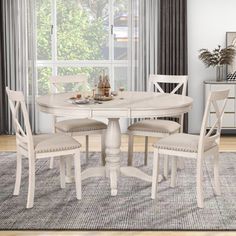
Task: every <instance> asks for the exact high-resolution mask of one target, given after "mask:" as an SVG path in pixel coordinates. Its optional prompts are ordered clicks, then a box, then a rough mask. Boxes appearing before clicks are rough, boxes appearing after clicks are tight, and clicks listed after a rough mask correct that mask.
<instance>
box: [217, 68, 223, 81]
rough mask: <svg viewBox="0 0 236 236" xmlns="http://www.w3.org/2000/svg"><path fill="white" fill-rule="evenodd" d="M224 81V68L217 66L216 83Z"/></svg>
mask: <svg viewBox="0 0 236 236" xmlns="http://www.w3.org/2000/svg"><path fill="white" fill-rule="evenodd" d="M222 80H224V66H223V65H217V66H216V81H222Z"/></svg>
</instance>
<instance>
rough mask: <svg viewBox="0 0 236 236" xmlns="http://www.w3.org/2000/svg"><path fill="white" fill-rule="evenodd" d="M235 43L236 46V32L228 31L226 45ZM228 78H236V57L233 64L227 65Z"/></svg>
mask: <svg viewBox="0 0 236 236" xmlns="http://www.w3.org/2000/svg"><path fill="white" fill-rule="evenodd" d="M230 45H233V46H234V47H235V48H236V32H226V47H228V46H230ZM226 73H227V80H236V57H235V58H234V60H233V63H232V64H231V65H227V67H226Z"/></svg>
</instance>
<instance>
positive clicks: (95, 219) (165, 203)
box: [0, 153, 236, 230]
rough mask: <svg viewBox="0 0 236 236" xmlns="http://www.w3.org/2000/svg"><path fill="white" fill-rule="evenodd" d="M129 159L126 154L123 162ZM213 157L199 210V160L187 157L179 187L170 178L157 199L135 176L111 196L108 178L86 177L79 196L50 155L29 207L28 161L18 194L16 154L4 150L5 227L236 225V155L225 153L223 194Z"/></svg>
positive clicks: (1, 194) (0, 207)
mask: <svg viewBox="0 0 236 236" xmlns="http://www.w3.org/2000/svg"><path fill="white" fill-rule="evenodd" d="M126 161H127V157H126V154H125V153H123V154H122V165H125V164H126ZM211 161H212V160H211V158H209V159H208V160H207V161H206V164H205V165H204V186H205V188H204V190H205V208H204V209H199V208H197V204H196V197H195V186H196V185H195V166H196V165H195V161H194V160H186V162H185V169H184V170H182V171H178V179H177V187H176V188H174V189H171V188H169V182H170V181H169V180H167V181H164V182H162V183H161V184H160V185H159V197H158V201H156V200H155V201H153V200H151V198H150V191H151V185H150V184H149V183H146V182H143V181H141V180H137V179H135V178H127V177H120V179H119V183H118V195H117V196H116V197H111V196H110V188H109V182H108V180H107V179H104V178H90V179H87V180H85V181H83V187H82V191H83V192H82V200H81V201H77V200H76V198H75V186H74V184H68V185H67V188H66V189H63V190H62V189H60V183H59V170H58V169H59V168H58V165H56V167H55V168H54V169H53V170H50V169H49V168H48V166H49V164H48V161H46V160H40V161H37V165H36V166H37V167H36V173H37V174H36V192H35V205H34V208H33V209H28V210H27V209H26V208H25V206H26V197H27V172H28V168H27V160H24V162H23V164H24V169H23V179H22V184H21V192H20V195H19V196H13V195H12V193H13V188H14V174H15V153H0V229H76V230H82V229H83V230H90V229H91V230H98V229H103V230H105V229H107V230H108V229H119V230H140V229H143V230H160V229H163V230H165V229H166V230H167V229H168V230H183V229H186V230H219V229H224V230H232V229H236V154H235V153H222V154H221V158H220V162H221V171H220V175H221V186H222V196H219V197H216V196H215V195H214V193H213V187H212V184H213V179H212V174H213V173H212V165H211V164H212V163H211ZM99 162H100V156H99V154H97V153H92V155H91V157H90V160H89V163H88V164H85V157H84V155H83V154H82V168H83V169H84V168H86V167H87V166H95V165H98V163H99ZM151 162H152V154H150V155H149V164H148V166H147V167H145V166H143V155H142V154H140V153H136V154H135V157H134V165H135V166H139V167H140V169H142V170H144V171H146V172H147V173H149V174H151Z"/></svg>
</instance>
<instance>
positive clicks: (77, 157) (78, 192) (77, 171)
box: [74, 150, 82, 200]
mask: <svg viewBox="0 0 236 236" xmlns="http://www.w3.org/2000/svg"><path fill="white" fill-rule="evenodd" d="M74 167H75V168H74V170H75V189H76V198H77V199H78V200H80V199H81V198H82V193H81V166H80V151H79V150H78V151H77V152H76V153H75V155H74Z"/></svg>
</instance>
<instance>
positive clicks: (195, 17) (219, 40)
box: [188, 0, 236, 133]
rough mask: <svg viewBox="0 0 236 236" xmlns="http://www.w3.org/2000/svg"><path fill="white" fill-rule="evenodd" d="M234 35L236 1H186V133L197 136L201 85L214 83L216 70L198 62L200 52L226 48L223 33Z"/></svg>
mask: <svg viewBox="0 0 236 236" xmlns="http://www.w3.org/2000/svg"><path fill="white" fill-rule="evenodd" d="M227 31H235V32H236V0H188V54H189V55H188V56H189V67H188V68H189V96H191V97H192V98H193V99H194V104H193V109H192V111H191V112H190V114H189V132H191V133H198V132H199V130H200V125H201V121H202V116H203V103H204V101H203V98H204V93H203V92H204V87H203V81H204V80H209V79H214V78H215V70H214V69H213V68H205V66H204V65H203V63H202V62H201V61H200V60H199V59H198V54H199V49H201V48H208V49H214V48H216V47H217V45H222V46H225V40H226V32H227Z"/></svg>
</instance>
